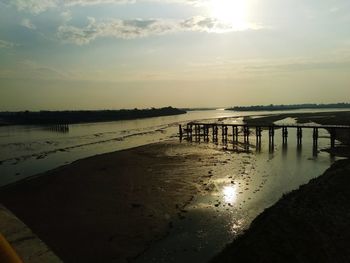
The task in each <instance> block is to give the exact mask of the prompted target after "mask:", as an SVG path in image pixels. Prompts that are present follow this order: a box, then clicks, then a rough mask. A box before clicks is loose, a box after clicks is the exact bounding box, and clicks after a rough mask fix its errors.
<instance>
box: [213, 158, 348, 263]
mask: <svg viewBox="0 0 350 263" xmlns="http://www.w3.org/2000/svg"><path fill="white" fill-rule="evenodd" d="M349 175H350V161H349V160H341V161H338V162H336V163H335V164H334V165H333V166H332V167H331V168H330V169H328V170H327V172H326V173H324V174H323V175H322V176H320V177H318V178H316V179H313V180H312V181H311V182H310V183H308V184H307V185H304V186H301V187H300V189H298V190H295V191H293V192H291V193H289V194H288V195H286V196H285V197H283V198H282V199H281V200H280V201H279V202H278V203H277V204H275V205H274V206H272V207H271V208H268V209H266V210H265V211H264V212H263V213H262V214H261V215H260V216H258V217H257V218H256V219H255V220H254V221H253V223H252V224H251V226H250V228H249V229H248V230H247V231H246V232H245V234H244V235H242V236H240V237H239V238H238V239H237V240H235V242H233V243H232V244H231V245H229V246H227V248H226V249H225V250H224V251H223V252H222V253H220V255H218V256H217V257H216V258H215V259H214V260H212V262H218V263H219V262H220V263H221V262H254V263H259V262H261V263H262V262H266V263H267V262H293V263H294V262H308V263H313V262H315V263H316V262H317V263H320V262H349V261H350V247H349V244H350V230H349V222H350V202H349V201H350V191H349V185H350V177H349Z"/></svg>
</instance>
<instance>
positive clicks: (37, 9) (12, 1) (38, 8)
mask: <svg viewBox="0 0 350 263" xmlns="http://www.w3.org/2000/svg"><path fill="white" fill-rule="evenodd" d="M0 2H3V3H5V4H9V5H12V6H15V7H16V8H17V10H18V11H24V12H27V13H31V14H34V15H37V14H40V13H42V12H45V11H47V10H49V9H53V8H58V7H70V6H76V5H78V6H87V5H102V4H135V3H139V2H159V3H179V4H190V5H203V4H205V3H207V2H208V0H0Z"/></svg>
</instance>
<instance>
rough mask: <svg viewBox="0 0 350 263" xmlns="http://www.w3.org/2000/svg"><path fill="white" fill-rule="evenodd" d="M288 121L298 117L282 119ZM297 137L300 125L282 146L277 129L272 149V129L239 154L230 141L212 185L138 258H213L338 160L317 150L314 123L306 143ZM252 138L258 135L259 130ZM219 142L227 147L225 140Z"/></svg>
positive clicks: (325, 141) (323, 134)
mask: <svg viewBox="0 0 350 263" xmlns="http://www.w3.org/2000/svg"><path fill="white" fill-rule="evenodd" d="M286 121H289V122H293V119H285V120H281V121H280V122H279V123H285V122H286ZM296 137H297V136H296V130H295V129H294V130H293V129H290V131H289V142H288V145H287V146H284V147H283V146H282V134H281V130H278V131H276V137H275V143H276V144H275V146H274V150H273V151H271V149H270V148H269V146H268V134H267V132H263V134H262V138H263V139H262V148H261V150H259V151H256V150H257V148H256V147H254V145H251V146H250V151H249V152H246V153H240V154H238V153H236V152H234V151H231V150H233V149H234V146H233V145H232V144H230V143H229V144H228V145H227V149H226V146H225V148H224V151H225V154H224V155H223V156H222V157H221V158H220V159H218V160H217V162H218V165H217V166H216V167H215V168H214V169H213V171H212V173H213V174H214V176H213V177H212V178H211V179H210V183H209V184H208V185H209V187H208V188H209V189H210V190H209V191H207V192H206V193H204V194H202V195H199V196H197V197H196V198H195V200H194V201H193V202H192V203H191V204H190V205H189V206H188V207H187V208H186V210H187V213H186V214H185V217H184V218H180V219H178V220H176V221H175V222H174V224H173V225H174V228H173V229H172V230H171V231H170V233H169V235H168V236H167V237H166V238H164V239H163V240H161V241H159V242H156V243H155V244H153V245H152V246H151V248H150V249H149V250H147V251H146V252H145V253H144V254H142V255H141V256H140V257H139V258H138V259H137V260H136V261H135V262H137V263H145V262H189V263H190V262H207V261H209V260H210V259H211V258H212V257H213V256H215V254H217V253H219V252H220V251H221V250H222V249H223V248H224V247H225V245H226V244H228V243H230V242H232V241H233V240H234V238H235V237H237V236H238V235H239V234H241V233H242V231H244V229H247V228H248V227H249V225H250V223H251V222H252V220H253V219H254V218H256V216H257V215H259V214H260V213H261V212H262V211H263V210H264V209H265V208H267V207H269V206H271V205H273V204H274V203H276V202H277V201H278V200H279V199H280V198H281V197H282V195H283V194H285V193H288V192H290V191H292V190H294V189H297V188H298V187H299V186H300V185H303V184H305V183H307V182H309V181H310V180H311V179H312V178H315V177H317V176H319V175H321V174H322V173H323V172H324V171H325V170H326V169H327V168H328V167H329V166H330V165H331V164H332V163H333V162H334V161H335V158H334V157H332V156H330V155H329V154H328V153H326V152H321V151H317V152H315V151H314V150H313V143H312V130H311V129H310V130H306V129H305V130H304V136H303V144H302V147H298V146H297V143H296ZM328 137H329V136H328V133H327V131H325V130H321V131H320V139H319V143H318V147H319V149H323V148H328V147H329V146H330V140H329V138H328ZM250 141H251V142H254V141H255V138H254V136H252V137H251V138H250ZM202 144H203V143H202ZM198 147H205V146H202V145H198ZM217 147H218V148H219V149H222V147H223V145H221V144H219V145H218V146H217Z"/></svg>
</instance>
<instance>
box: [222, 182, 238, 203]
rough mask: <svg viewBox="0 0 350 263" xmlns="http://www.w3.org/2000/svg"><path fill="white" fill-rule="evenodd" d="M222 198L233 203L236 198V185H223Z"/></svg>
mask: <svg viewBox="0 0 350 263" xmlns="http://www.w3.org/2000/svg"><path fill="white" fill-rule="evenodd" d="M222 192H223V199H224V201H225V203H227V204H231V205H232V204H234V203H235V202H236V200H237V186H232V185H230V186H225V187H224V188H223V190H222Z"/></svg>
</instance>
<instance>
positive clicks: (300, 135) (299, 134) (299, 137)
mask: <svg viewBox="0 0 350 263" xmlns="http://www.w3.org/2000/svg"><path fill="white" fill-rule="evenodd" d="M302 140H303V129H302V128H301V127H298V128H297V144H298V145H301V143H302Z"/></svg>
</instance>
